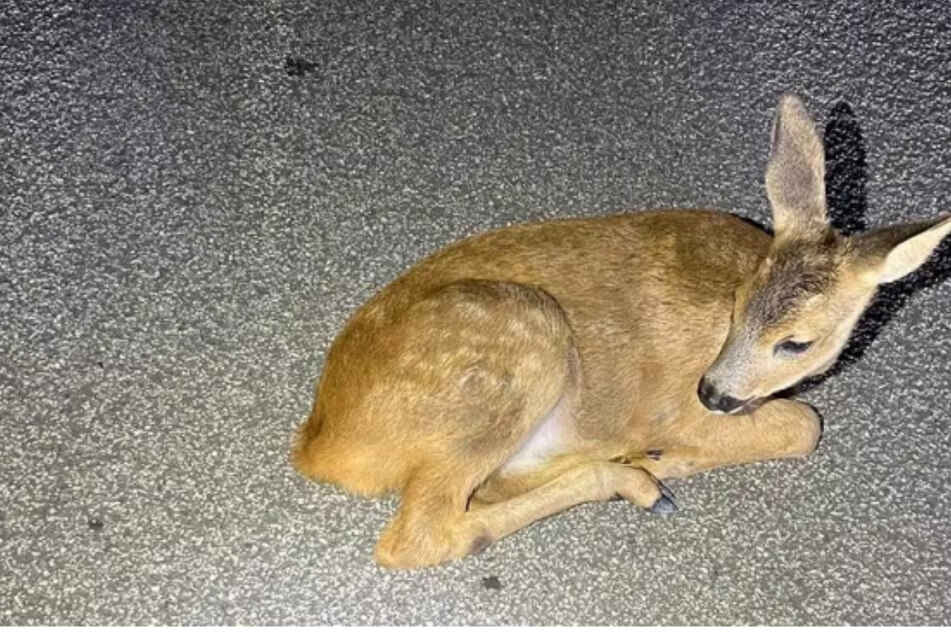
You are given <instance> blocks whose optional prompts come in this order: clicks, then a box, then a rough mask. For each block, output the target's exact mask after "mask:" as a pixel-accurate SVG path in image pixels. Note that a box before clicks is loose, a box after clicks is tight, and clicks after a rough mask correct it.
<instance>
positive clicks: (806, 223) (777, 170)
mask: <svg viewBox="0 0 951 634" xmlns="http://www.w3.org/2000/svg"><path fill="white" fill-rule="evenodd" d="M766 195H767V196H768V197H769V202H770V206H771V207H772V209H773V230H774V231H775V233H776V235H777V236H779V235H781V234H792V233H795V234H805V235H813V234H816V233H824V232H825V231H826V228H827V226H828V221H827V220H826V188H825V155H824V151H823V149H822V142H821V141H820V140H819V136H818V135H817V134H816V129H815V126H814V125H813V123H812V119H810V118H809V113H808V112H807V111H806V108H805V106H803V104H802V101H800V100H799V98H798V97H796V96H794V95H783V97H782V98H781V99H780V101H779V106H778V107H777V108H776V119H775V121H774V122H773V142H772V150H771V152H770V157H769V165H768V166H767V168H766Z"/></svg>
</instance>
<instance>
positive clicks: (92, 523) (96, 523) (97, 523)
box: [86, 517, 105, 533]
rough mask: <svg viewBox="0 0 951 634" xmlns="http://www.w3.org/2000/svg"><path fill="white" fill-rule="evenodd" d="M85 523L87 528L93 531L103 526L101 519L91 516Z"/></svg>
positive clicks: (97, 530)
mask: <svg viewBox="0 0 951 634" xmlns="http://www.w3.org/2000/svg"><path fill="white" fill-rule="evenodd" d="M86 525H87V526H89V530H91V531H95V532H97V533H98V532H99V531H101V530H102V529H103V528H104V527H105V524H103V522H102V520H101V519H99V518H98V517H93V518H91V519H90V520H89V521H88V522H86Z"/></svg>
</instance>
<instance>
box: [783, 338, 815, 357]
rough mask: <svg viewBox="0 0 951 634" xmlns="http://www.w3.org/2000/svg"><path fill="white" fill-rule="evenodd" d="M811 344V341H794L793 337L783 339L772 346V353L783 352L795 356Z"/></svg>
mask: <svg viewBox="0 0 951 634" xmlns="http://www.w3.org/2000/svg"><path fill="white" fill-rule="evenodd" d="M811 345H812V342H811V341H796V340H794V339H783V340H782V341H780V342H779V343H777V344H776V347H775V348H773V354H784V355H789V356H795V355H797V354H802V353H803V352H805V351H806V350H808V349H809V346H811Z"/></svg>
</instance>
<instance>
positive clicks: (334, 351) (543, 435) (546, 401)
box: [292, 95, 951, 568]
mask: <svg viewBox="0 0 951 634" xmlns="http://www.w3.org/2000/svg"><path fill="white" fill-rule="evenodd" d="M824 175H825V174H824V157H823V148H822V143H821V141H820V140H819V138H818V136H817V134H816V131H815V128H814V126H813V123H812V121H811V120H810V118H809V115H808V113H807V112H806V110H805V108H804V107H803V105H802V103H801V102H800V101H799V99H797V98H796V97H794V96H791V95H787V96H784V97H783V98H782V99H781V100H780V102H779V105H778V108H777V113H776V117H775V123H774V126H773V134H772V149H771V153H770V158H769V163H768V167H767V170H766V192H767V196H768V198H769V202H770V206H771V208H772V221H773V230H774V235H772V236H770V235H769V234H767V233H765V232H763V231H762V230H760V229H758V228H756V227H755V226H753V225H751V224H749V223H747V222H745V221H743V220H741V219H740V218H738V217H736V216H732V215H730V214H727V213H721V212H714V211H660V212H642V213H629V214H622V215H615V216H609V217H602V218H585V219H573V220H558V221H551V222H542V223H537V224H528V225H521V226H513V227H508V228H504V229H500V230H496V231H492V232H489V233H486V234H482V235H477V236H475V237H472V238H469V239H466V240H463V241H461V242H459V243H456V244H454V245H452V246H449V247H448V248H446V249H444V250H442V251H439V252H438V253H436V254H434V255H432V256H430V257H428V258H427V259H424V260H422V261H421V262H419V263H417V264H416V265H415V266H413V267H412V268H411V269H410V270H409V271H407V272H406V273H404V274H403V275H402V276H401V277H399V278H398V279H397V280H396V281H394V282H393V283H391V284H390V285H389V286H387V287H386V288H384V289H383V290H381V291H380V292H379V293H377V294H376V295H375V296H374V297H373V298H372V299H371V300H370V301H368V302H367V303H366V304H365V305H364V306H363V307H362V308H360V309H359V310H358V311H357V312H356V314H355V315H353V317H352V318H351V319H350V321H349V322H348V323H347V325H346V326H345V328H344V329H343V331H342V332H341V333H340V334H339V336H338V337H337V338H336V340H335V341H334V342H333V344H332V346H331V348H330V350H329V352H328V354H327V356H326V360H325V363H324V370H323V375H322V377H321V379H320V382H319V384H318V386H317V393H316V398H315V401H314V406H313V410H312V412H311V414H310V416H309V418H308V419H307V421H306V422H305V423H304V424H303V426H302V427H301V429H300V430H299V431H298V432H297V434H296V438H295V441H294V447H293V451H292V459H293V463H294V465H295V466H296V468H297V469H298V470H299V471H300V472H301V473H303V474H304V475H306V476H309V477H311V478H315V479H317V480H321V481H325V482H331V483H335V484H337V485H339V486H341V487H343V488H344V489H346V490H348V491H351V492H354V493H357V494H361V495H368V496H375V495H381V494H386V493H398V494H400V495H401V496H402V500H401V503H400V506H399V509H398V510H397V512H396V514H395V515H394V517H393V518H392V519H391V520H390V522H389V524H388V526H387V527H386V529H385V530H384V532H383V533H382V535H381V537H380V539H379V541H378V543H377V546H376V557H377V560H378V561H379V562H380V563H381V564H383V565H384V566H388V567H398V568H411V567H421V566H429V565H435V564H439V563H442V562H446V561H450V560H453V559H457V558H461V557H465V556H467V555H470V554H474V553H477V552H479V551H480V550H482V549H484V548H486V547H487V546H489V545H490V544H492V543H493V542H495V541H497V540H499V539H502V538H503V537H506V536H507V535H510V534H511V533H513V532H515V531H517V530H519V529H521V528H523V527H525V526H527V525H529V524H531V523H532V522H535V521H537V520H539V519H541V518H544V517H547V516H550V515H552V514H554V513H558V512H560V511H563V510H565V509H567V508H569V507H572V506H574V505H577V504H582V503H585V502H593V501H598V500H608V499H610V498H612V497H615V496H620V497H622V498H623V499H625V500H628V501H629V502H631V503H632V504H634V505H636V506H639V507H641V508H643V509H646V510H648V511H649V512H651V513H654V514H658V515H667V514H670V513H673V512H675V511H676V510H677V507H676V504H675V501H674V498H673V495H672V494H671V492H670V490H669V489H668V488H667V487H666V486H665V485H664V484H663V481H664V480H666V479H668V478H681V477H684V476H687V475H690V474H692V473H696V472H698V471H703V470H707V469H713V468H715V467H720V466H724V465H735V464H741V463H748V462H754V461H760V460H769V459H773V458H793V457H800V456H806V455H809V454H810V453H812V451H813V450H815V448H816V445H817V443H818V441H819V436H820V421H819V417H818V415H817V414H816V412H815V410H813V409H812V408H811V407H810V406H809V405H806V404H805V403H802V402H799V401H796V400H791V399H786V398H770V396H771V395H773V394H775V393H777V392H779V391H782V390H784V389H786V388H789V387H791V386H793V385H794V384H796V383H798V382H799V381H801V380H803V379H804V378H806V377H808V376H812V375H815V374H818V373H821V372H823V371H825V370H826V369H828V368H829V367H830V366H831V365H832V364H833V362H834V361H835V359H836V357H837V356H838V354H839V352H840V351H841V350H842V348H843V347H844V345H845V343H846V341H847V339H848V338H849V334H850V332H851V331H852V329H853V327H854V325H855V323H856V321H857V320H858V318H859V316H860V315H861V314H862V312H863V310H864V309H865V308H866V306H867V305H868V304H869V302H870V301H871V299H872V297H873V295H874V294H875V292H876V288H877V287H878V285H880V284H883V283H886V282H890V281H893V280H897V279H898V278H901V277H902V276H904V275H907V274H908V273H910V272H911V271H913V270H915V269H916V268H918V267H919V266H920V265H921V264H922V263H924V261H925V260H926V259H927V258H928V257H929V255H930V254H931V252H932V251H933V250H934V249H935V248H936V247H937V246H938V244H939V243H940V242H941V240H942V239H943V238H944V237H945V236H946V235H947V234H948V233H949V232H951V218H945V219H940V220H933V221H925V222H916V223H910V224H901V225H896V226H890V227H885V228H880V229H875V230H871V231H868V232H866V233H861V234H857V235H852V236H848V237H846V236H843V235H840V234H839V233H837V232H836V231H835V230H834V229H833V228H832V227H831V226H830V225H829V223H828V221H827V218H826V201H825V189H824V187H825V186H824Z"/></svg>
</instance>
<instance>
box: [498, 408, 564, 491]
mask: <svg viewBox="0 0 951 634" xmlns="http://www.w3.org/2000/svg"><path fill="white" fill-rule="evenodd" d="M572 435H573V428H572V425H571V412H570V411H568V407H567V406H566V405H565V398H564V397H562V398H561V399H559V400H558V402H557V403H556V404H555V406H554V407H553V408H551V410H550V411H549V412H548V413H547V414H545V416H544V417H542V419H541V420H540V421H538V423H537V424H536V425H535V428H534V429H533V430H532V432H531V433H530V434H529V435H528V438H526V439H525V440H524V441H523V442H522V446H521V447H519V448H518V451H516V452H515V453H514V454H512V455H511V456H510V457H509V459H508V460H506V461H505V464H503V465H502V467H501V468H500V469H499V472H500V473H502V474H503V475H504V474H511V473H514V472H518V471H528V470H530V469H531V468H532V467H534V466H535V465H537V464H538V463H540V462H542V461H543V460H545V459H546V458H550V457H551V456H554V455H557V454H559V453H564V451H565V448H566V446H567V445H568V442H569V440H570V438H571V436H572Z"/></svg>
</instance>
